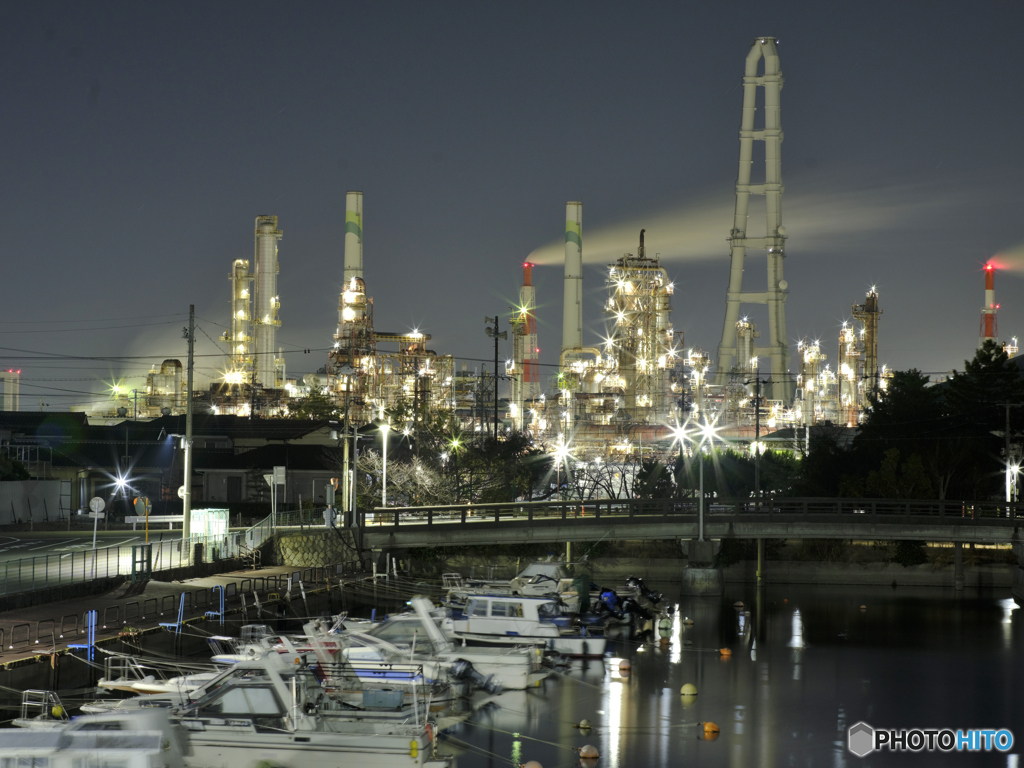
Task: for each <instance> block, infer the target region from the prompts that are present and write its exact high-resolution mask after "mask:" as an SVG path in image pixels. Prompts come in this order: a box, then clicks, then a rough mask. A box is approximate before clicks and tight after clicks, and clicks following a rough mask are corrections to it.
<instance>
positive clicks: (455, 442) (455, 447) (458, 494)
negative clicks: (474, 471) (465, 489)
mask: <svg viewBox="0 0 1024 768" xmlns="http://www.w3.org/2000/svg"><path fill="white" fill-rule="evenodd" d="M451 446H452V456H453V457H454V460H453V463H452V466H453V467H454V471H455V503H456V504H458V503H459V502H460V501H461V500H462V488H461V487H460V483H459V448H460V447H461V446H462V440H460V439H459V438H458V437H453V438H452V439H451ZM447 459H448V453H447V452H445V453H442V454H441V461H447Z"/></svg>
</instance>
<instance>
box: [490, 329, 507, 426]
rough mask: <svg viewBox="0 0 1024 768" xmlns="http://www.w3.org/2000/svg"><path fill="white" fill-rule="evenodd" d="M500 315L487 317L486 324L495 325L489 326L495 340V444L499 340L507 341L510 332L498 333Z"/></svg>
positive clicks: (491, 335)
mask: <svg viewBox="0 0 1024 768" xmlns="http://www.w3.org/2000/svg"><path fill="white" fill-rule="evenodd" d="M498 317H499V316H498V315H495V316H494V317H485V318H484V322H485V323H494V327H493V328H491V327H490V326H487V328H486V329H485V330H486V332H487V335H488V336H490V337H491V338H492V339H494V442H495V443H497V442H498V339H507V338H508V331H502V332H501V333H498Z"/></svg>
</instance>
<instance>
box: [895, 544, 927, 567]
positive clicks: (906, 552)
mask: <svg viewBox="0 0 1024 768" xmlns="http://www.w3.org/2000/svg"><path fill="white" fill-rule="evenodd" d="M892 561H893V562H894V563H898V564H900V565H902V566H903V567H904V568H906V567H907V566H908V565H921V563H925V562H927V561H928V556H927V555H926V554H925V551H924V543H923V542H920V541H906V540H904V541H897V542H896V545H895V546H894V547H893V553H892Z"/></svg>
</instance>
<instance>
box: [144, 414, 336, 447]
mask: <svg viewBox="0 0 1024 768" xmlns="http://www.w3.org/2000/svg"><path fill="white" fill-rule="evenodd" d="M328 424H329V422H327V421H314V420H311V419H248V418H246V417H244V416H214V415H213V414H205V413H197V414H194V415H193V416H192V434H193V435H206V436H214V435H216V436H219V437H228V438H231V439H232V440H240V439H242V440H244V439H253V440H297V439H299V438H301V437H305V436H306V435H308V434H310V433H311V432H316V431H317V430H320V429H323V428H324V427H327V426H328ZM147 425H148V426H149V428H151V429H154V430H156V431H157V432H159V431H160V430H163V431H164V432H165V433H166V434H169V435H170V434H177V435H183V434H185V417H184V416H161V417H160V418H158V419H153V420H152V421H150V422H147Z"/></svg>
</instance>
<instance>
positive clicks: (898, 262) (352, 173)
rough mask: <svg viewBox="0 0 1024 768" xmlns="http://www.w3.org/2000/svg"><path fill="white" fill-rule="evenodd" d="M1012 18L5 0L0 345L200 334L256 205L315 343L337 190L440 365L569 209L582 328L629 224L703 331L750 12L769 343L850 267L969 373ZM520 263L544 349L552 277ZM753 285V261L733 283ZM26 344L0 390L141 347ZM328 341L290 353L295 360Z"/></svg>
mask: <svg viewBox="0 0 1024 768" xmlns="http://www.w3.org/2000/svg"><path fill="white" fill-rule="evenodd" d="M1022 22H1024V6H1022V5H1021V4H1019V3H980V4H973V5H970V6H968V5H967V4H963V3H958V2H908V3H870V2H867V3H865V2H862V3H848V4H843V5H842V6H839V5H837V4H832V3H821V4H811V3H745V2H732V3H727V4H719V3H704V4H696V3H694V4H680V3H665V4H655V3H649V4H643V5H640V4H633V3H507V4H497V3H455V2H449V3H440V2H439V3H382V2H374V3H362V4H358V5H357V4H349V3H341V2H338V3H314V4H299V5H288V4H279V3H278V4H264V3H245V4H242V3H220V4H207V3H204V4H192V3H177V4H159V5H158V4H138V3H135V4H127V3H126V4H116V3H115V4H111V3H94V4H51V5H44V4H22V5H20V6H17V7H12V8H10V9H8V11H7V13H6V14H5V23H4V25H3V26H2V28H0V64H2V71H3V73H4V77H3V79H2V80H0V135H2V138H3V153H2V155H0V163H2V174H0V178H2V180H3V183H2V186H0V190H2V196H3V200H2V211H3V215H4V220H5V221H4V224H5V226H4V241H5V248H4V250H5V253H4V263H5V270H4V274H5V280H4V288H5V290H4V292H3V297H4V301H3V306H2V310H0V346H3V347H5V348H8V349H10V348H14V349H21V350H31V351H38V352H45V353H59V354H71V355H84V356H107V355H153V356H155V358H157V359H162V358H164V357H179V358H183V357H184V355H185V345H184V342H183V341H182V340H181V339H180V338H179V337H180V329H181V326H182V325H183V324H184V322H185V314H184V313H187V311H188V305H189V304H190V303H193V304H195V305H196V311H197V314H198V315H199V317H200V318H201V320H200V325H201V326H202V329H203V331H205V332H206V334H208V335H209V336H210V337H213V338H216V337H217V336H218V335H219V333H221V332H222V331H223V327H221V326H222V325H223V324H225V323H226V322H227V316H228V297H229V293H228V291H229V283H228V279H227V275H228V271H229V267H230V263H231V261H232V260H233V259H235V258H249V257H250V256H251V253H252V223H253V219H254V217H255V216H256V215H258V214H276V215H277V216H279V220H280V227H281V229H282V230H283V231H284V238H283V240H282V241H281V247H280V264H281V274H280V281H279V292H280V295H281V303H282V308H281V313H280V314H281V318H282V323H283V325H282V328H281V330H280V333H279V339H280V341H281V343H282V344H283V345H284V346H285V349H286V350H289V349H291V350H299V349H301V348H304V347H310V348H313V349H316V348H321V349H322V348H325V347H327V346H328V345H329V343H330V340H331V334H332V333H333V331H334V328H335V325H336V322H337V295H338V290H339V284H340V280H341V275H342V226H343V221H344V196H345V191H346V190H349V189H358V190H362V191H363V192H364V195H365V198H364V206H365V215H364V231H365V241H364V242H365V277H366V281H367V289H368V292H369V293H370V295H372V296H373V297H374V299H375V316H376V321H377V323H376V324H377V327H378V328H379V329H381V330H389V331H390V330H397V331H401V330H405V329H409V328H412V327H414V326H419V327H420V328H421V329H422V330H424V331H426V332H428V333H431V334H433V337H434V339H433V342H432V344H431V346H432V347H433V348H434V349H435V350H436V351H437V352H438V353H442V354H443V353H450V354H454V355H456V356H457V357H459V358H470V359H473V358H485V359H487V358H490V357H491V355H492V354H493V351H492V350H493V347H492V346H491V342H490V340H489V339H488V338H487V337H486V336H485V335H484V332H483V317H484V315H493V314H494V313H495V312H497V311H501V310H504V309H505V308H506V307H507V306H508V305H509V304H511V303H512V302H513V301H514V300H515V298H516V296H517V291H518V284H519V282H520V277H521V273H520V266H521V264H522V261H523V259H524V258H525V257H527V255H528V254H531V253H533V252H535V251H538V249H540V250H539V252H538V255H539V256H543V255H544V253H545V251H544V246H546V245H548V244H550V243H551V242H553V241H558V240H559V239H560V237H561V233H562V232H563V228H564V204H565V202H566V200H581V201H583V203H584V209H583V232H584V237H583V241H584V253H585V256H589V260H588V261H589V263H590V264H592V265H593V266H592V267H591V268H589V269H588V271H587V274H586V277H585V286H584V287H585V291H586V295H587V297H588V300H589V301H590V302H591V303H590V305H589V306H588V307H587V309H586V314H585V318H584V321H585V326H586V330H585V336H586V338H585V341H588V342H589V341H591V340H594V339H596V338H597V335H598V334H599V333H600V332H601V331H602V323H601V315H600V303H601V299H602V297H603V285H602V281H603V271H602V270H599V267H603V265H604V264H606V263H607V262H608V260H609V258H612V257H614V256H617V255H621V253H623V252H626V251H633V250H635V240H636V232H637V231H638V230H639V228H640V227H641V226H646V227H647V229H648V244H649V246H651V245H652V243H653V247H651V248H650V250H651V251H660V252H662V253H663V254H664V258H665V265H666V266H667V268H668V269H669V272H670V274H671V275H672V276H673V278H674V279H675V281H676V285H677V293H676V296H675V304H674V312H673V315H674V321H675V324H676V327H677V329H681V330H684V331H685V332H686V343H687V345H688V346H701V347H703V348H705V349H708V350H711V351H715V350H716V349H717V345H718V342H719V339H720V335H721V324H722V319H723V316H724V309H725V306H724V305H725V290H726V283H727V279H728V266H729V259H728V248H727V245H726V243H725V237H726V236H727V234H728V230H729V228H730V226H731V213H732V188H733V184H734V182H735V178H736V163H737V153H738V141H737V129H738V126H739V120H740V105H741V95H742V93H741V79H742V75H743V64H744V59H745V56H746V53H747V51H748V49H749V45H750V42H751V40H752V39H753V37H754V36H755V35H760V34H773V35H776V36H777V37H778V38H779V39H780V46H779V53H780V59H781V64H782V71H783V74H784V76H785V81H786V84H785V87H784V89H783V92H782V125H783V129H784V131H785V141H784V143H783V178H784V180H785V183H786V196H785V198H784V203H783V204H784V219H785V222H786V226H787V230H788V232H789V236H790V241H789V247H788V257H787V260H786V265H785V271H786V280H787V281H788V283H789V286H790V296H789V299H788V304H787V324H788V333H789V336H790V338H791V339H792V340H793V341H794V344H795V341H796V340H797V339H799V338H802V337H804V336H808V337H812V338H814V337H818V338H820V339H821V340H822V344H823V346H824V348H825V352H826V353H827V354H828V355H829V361H830V362H833V363H834V361H835V355H836V350H835V346H836V342H835V337H836V334H837V330H838V326H839V323H840V322H841V321H842V320H843V319H847V318H848V317H849V310H850V305H851V304H852V303H855V302H858V303H859V302H860V301H861V300H862V299H863V296H864V292H865V291H866V290H867V289H868V288H869V287H870V286H871V285H873V284H876V285H877V286H878V288H879V291H880V295H881V305H882V308H883V310H884V314H883V316H882V320H881V342H880V351H881V358H882V361H883V362H886V363H888V364H889V365H890V366H891V367H896V368H907V367H912V366H913V367H918V368H921V369H923V370H925V371H929V372H941V371H945V370H948V369H950V368H953V367H962V365H963V360H964V358H966V357H969V356H971V355H972V354H973V349H974V347H975V345H976V344H977V335H978V325H979V316H980V309H981V305H982V300H983V278H982V275H981V272H980V268H981V266H982V264H983V263H984V262H985V260H986V259H987V258H989V257H990V256H992V255H993V254H995V253H997V252H999V251H1002V250H1006V249H1010V248H1014V247H1016V246H1018V245H1019V244H1020V243H1022V242H1024V221H1022V216H1021V210H1022V202H1024V200H1022V197H1024V191H1022V189H1021V183H1020V177H1021V175H1022V172H1024V162H1022V161H1024V148H1022V142H1021V139H1020V137H1019V132H1020V126H1021V125H1022V124H1024V100H1022V99H1021V94H1022V93H1024V82H1022V81H1024V46H1022V44H1021V42H1020V30H1021V29H1022V27H1024V24H1022ZM752 226H753V225H752ZM534 274H535V282H536V283H537V285H538V300H539V302H540V303H541V305H542V309H541V312H540V321H541V322H540V326H541V327H540V346H541V348H542V350H543V352H542V356H543V360H544V361H545V362H554V361H555V360H556V358H557V351H558V348H559V346H560V343H561V339H560V329H561V319H560V318H561V314H560V313H561V306H560V304H561V290H562V285H561V283H562V271H561V265H560V264H555V265H552V266H547V267H544V268H540V269H537V270H535V272H534ZM763 274H764V267H763V259H752V260H750V261H748V267H747V273H746V276H747V279H748V280H749V281H750V285H751V287H755V286H756V284H757V281H758V280H760V281H761V282H762V283H763V279H764V278H763ZM1021 280H1022V278H1021V277H1018V276H1015V275H1009V274H1000V275H999V277H998V282H997V299H998V300H999V301H1000V303H1001V304H1002V306H1003V308H1002V310H1001V312H1000V315H999V324H1000V329H1001V336H1002V337H1004V338H1005V337H1008V336H1009V335H1011V334H1015V333H1018V332H1019V333H1021V335H1022V336H1024V306H1022V304H1024V292H1022V290H1021V288H1022V283H1021ZM752 314H754V316H755V319H757V315H756V313H752ZM148 323H154V324H153V325H149V324H148ZM217 324H220V325H217ZM89 328H102V329H103V330H95V331H90V330H87V329H89ZM197 335H198V339H199V348H198V351H199V353H201V354H207V355H208V354H211V353H215V352H216V351H217V349H216V347H215V346H214V344H213V343H212V342H210V341H208V340H207V338H206V336H205V335H204V333H202V332H200V333H198V334H197ZM508 351H509V350H508V349H503V350H502V355H503V356H504V355H505V354H506V353H507V352H508ZM28 357H30V355H27V354H25V353H20V352H11V351H0V365H2V366H3V367H5V368H6V367H10V366H15V367H20V368H22V370H23V371H24V373H23V376H24V383H23V388H22V393H23V395H22V398H23V402H22V405H23V407H24V408H29V407H37V403H38V400H39V396H40V395H42V396H43V397H44V398H45V399H46V402H48V403H49V404H50V406H51V407H54V408H59V407H67V405H68V404H70V403H71V402H79V401H82V400H86V399H88V398H86V397H84V396H83V395H81V394H79V393H80V392H82V391H92V390H94V389H95V387H94V384H93V383H92V382H90V381H89V379H90V378H91V377H98V378H109V375H110V374H111V373H114V372H118V371H120V372H122V373H125V374H128V375H136V376H140V375H141V374H144V372H145V370H148V367H149V360H143V361H136V362H132V363H130V364H128V363H126V364H121V363H106V362H82V363H78V362H75V361H52V360H49V361H39V360H30V359H26V358H28ZM217 362H219V361H218V360H216V358H201V359H200V368H201V370H204V371H207V372H211V371H212V370H213V369H214V368H215V367H216V365H215V363H217ZM322 363H323V359H322V357H321V356H320V355H319V354H316V353H315V354H313V355H303V354H301V352H295V353H290V354H289V355H288V365H289V374H290V375H294V374H299V375H301V374H302V373H304V372H306V371H309V370H313V369H315V368H316V367H318V366H319V365H322ZM470 365H471V366H472V365H474V363H472V362H471V363H470ZM62 379H68V380H69V381H62ZM126 382H127V383H128V384H129V385H131V386H142V385H143V384H144V379H143V378H134V379H132V378H129V379H126ZM43 387H49V388H50V389H43ZM61 390H68V391H61ZM34 404H36V405H34Z"/></svg>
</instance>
